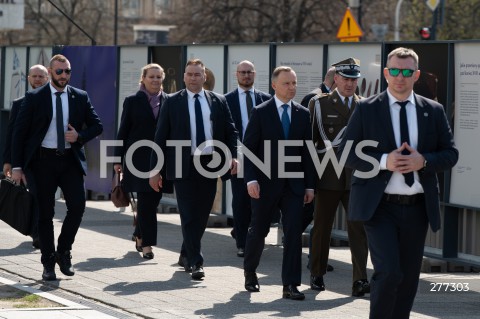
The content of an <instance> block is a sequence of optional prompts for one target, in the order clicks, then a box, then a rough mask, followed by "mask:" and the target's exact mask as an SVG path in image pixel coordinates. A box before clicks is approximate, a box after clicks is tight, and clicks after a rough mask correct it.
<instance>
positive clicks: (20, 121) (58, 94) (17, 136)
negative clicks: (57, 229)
mask: <svg viewBox="0 0 480 319" xmlns="http://www.w3.org/2000/svg"><path fill="white" fill-rule="evenodd" d="M48 73H49V75H50V83H49V84H47V85H45V86H43V87H41V88H39V89H36V90H34V91H31V92H27V94H26V95H25V99H24V101H23V103H22V106H21V108H20V111H19V114H18V117H17V121H16V123H15V128H14V132H13V143H12V167H13V169H12V178H13V179H14V180H15V182H16V183H20V182H21V181H22V180H23V181H25V175H24V173H23V171H24V170H27V169H28V170H31V172H32V175H33V179H34V180H35V182H36V186H37V200H38V207H39V219H38V231H39V238H40V251H41V253H42V256H41V262H42V264H43V274H42V278H43V279H44V280H55V279H56V274H55V263H58V265H59V266H60V271H61V272H62V273H63V274H64V275H66V276H73V275H74V274H75V270H74V268H73V266H72V262H71V258H72V255H71V254H70V251H71V249H72V244H73V242H74V240H75V235H76V234H77V231H78V228H79V227H80V223H81V221H82V216H83V213H84V211H85V190H84V183H83V175H85V173H86V164H87V163H86V157H85V150H84V147H83V146H84V144H85V143H86V142H88V141H89V140H91V139H93V138H94V137H96V136H97V135H99V134H100V133H102V130H103V127H102V124H101V122H100V119H99V118H98V116H97V113H96V112H95V110H94V108H93V106H92V104H91V103H90V98H89V97H88V94H87V92H85V91H82V90H79V89H77V88H74V87H72V86H70V85H68V82H69V81H70V75H71V67H70V62H69V61H68V60H67V58H66V57H64V56H63V55H55V56H54V57H52V59H51V60H50V66H49V68H48ZM57 187H60V188H61V189H62V192H63V195H64V198H65V204H66V206H67V214H66V217H65V220H64V222H63V225H62V230H61V233H60V235H59V237H58V245H57V249H56V251H55V238H54V232H53V222H52V219H53V216H54V215H55V211H54V206H55V192H56V190H57Z"/></svg>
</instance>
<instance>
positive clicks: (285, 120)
mask: <svg viewBox="0 0 480 319" xmlns="http://www.w3.org/2000/svg"><path fill="white" fill-rule="evenodd" d="M282 107H283V113H282V126H283V133H284V134H285V138H286V139H288V133H289V131H290V118H289V117H288V111H287V110H288V104H283V105H282Z"/></svg>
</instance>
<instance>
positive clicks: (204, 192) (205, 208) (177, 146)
mask: <svg viewBox="0 0 480 319" xmlns="http://www.w3.org/2000/svg"><path fill="white" fill-rule="evenodd" d="M183 80H184V82H185V86H186V89H184V90H180V91H178V92H176V93H173V94H170V95H168V96H167V99H166V100H165V102H164V103H163V105H162V108H161V109H160V115H159V118H158V122H157V129H156V132H155V139H154V142H155V143H156V144H158V146H160V149H161V150H162V152H163V154H164V156H165V170H166V178H167V179H168V180H173V184H174V187H175V191H176V196H177V203H178V209H179V211H180V220H181V225H182V235H183V245H182V251H181V252H180V258H179V264H180V265H183V266H184V267H185V271H190V270H191V271H192V279H195V280H198V279H202V278H203V277H204V276H205V272H204V270H203V261H204V260H203V255H202V252H201V240H202V237H203V234H204V232H205V228H206V227H207V222H208V217H209V215H210V211H211V209H212V205H213V201H214V199H215V193H216V191H217V177H218V175H217V174H215V172H214V171H213V172H212V171H211V170H210V168H209V166H208V165H209V164H210V165H213V164H214V162H217V159H219V156H220V154H219V152H218V151H219V149H218V148H215V147H212V141H213V142H215V141H218V142H221V143H223V144H224V145H226V147H227V148H228V150H229V151H230V153H231V154H232V156H233V157H236V144H237V138H238V134H237V130H236V129H235V125H234V124H233V120H232V116H231V114H230V110H229V108H228V105H227V101H226V100H225V97H224V96H222V95H219V94H216V93H214V92H211V91H207V90H204V89H203V84H204V82H205V80H206V74H205V65H204V64H203V62H202V61H200V60H199V59H192V60H189V61H188V62H187V65H186V67H185V73H184V76H183ZM222 151H225V150H222ZM223 159H224V160H225V158H223ZM227 159H228V158H227ZM198 164H200V166H202V168H203V169H205V170H207V171H209V174H205V172H202V169H201V168H200V167H198ZM223 164H225V161H223V162H222V163H221V164H220V166H223ZM150 165H151V168H152V173H151V174H152V175H151V177H150V181H149V182H150V186H151V187H152V188H153V189H154V190H156V191H160V188H161V187H162V185H163V181H162V177H161V175H160V172H159V169H157V168H156V165H157V156H156V153H155V152H152V158H151V164H150ZM226 165H229V167H230V168H231V170H230V171H231V173H232V174H235V173H236V169H237V162H236V160H235V159H233V160H230V163H226ZM216 167H218V166H216ZM210 173H211V174H210Z"/></svg>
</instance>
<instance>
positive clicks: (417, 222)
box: [338, 47, 458, 319]
mask: <svg viewBox="0 0 480 319" xmlns="http://www.w3.org/2000/svg"><path fill="white" fill-rule="evenodd" d="M383 75H384V76H385V79H386V80H387V82H388V88H387V90H386V91H384V92H382V93H380V94H378V95H376V96H372V97H369V98H367V99H363V100H360V101H359V102H358V104H357V107H356V109H355V111H354V112H353V114H352V117H351V118H350V121H349V123H348V126H347V130H346V133H345V137H344V139H343V141H342V143H341V144H340V147H339V150H338V155H339V156H340V155H345V154H343V153H344V152H348V157H347V159H346V166H347V167H350V168H352V169H354V170H355V171H354V174H353V176H352V182H351V191H350V207H349V212H348V214H349V218H350V219H351V220H358V221H364V226H365V231H366V233H367V237H368V245H369V249H370V255H371V259H372V263H373V267H374V274H373V276H372V279H371V293H370V318H371V319H374V318H382V319H387V318H399V319H403V318H409V316H410V311H411V309H412V306H413V302H414V299H415V295H416V292H417V287H418V282H419V276H420V268H421V264H422V258H423V248H424V244H425V238H426V234H427V228H428V224H430V227H431V229H432V231H437V230H438V229H439V228H440V205H439V189H438V180H437V173H440V172H442V171H445V170H448V169H450V168H451V167H452V166H453V165H455V163H456V162H457V160H458V151H457V149H456V148H455V145H454V142H453V136H452V132H451V130H450V126H449V123H448V121H447V119H446V116H445V111H444V109H443V106H442V105H440V104H439V103H437V102H435V101H433V100H430V99H427V98H425V97H423V96H420V95H418V94H415V93H414V92H413V85H414V84H415V82H416V81H417V80H418V77H419V76H420V70H419V68H418V56H417V54H416V53H415V52H414V51H413V50H411V49H407V48H402V47H400V48H397V49H395V50H393V51H392V52H390V54H389V55H388V58H387V66H386V68H385V69H384V70H383ZM352 142H353V144H352ZM360 143H365V144H366V145H365V144H364V146H363V147H362V145H361V144H360ZM357 146H358V148H359V149H357V150H355V149H356V147H357Z"/></svg>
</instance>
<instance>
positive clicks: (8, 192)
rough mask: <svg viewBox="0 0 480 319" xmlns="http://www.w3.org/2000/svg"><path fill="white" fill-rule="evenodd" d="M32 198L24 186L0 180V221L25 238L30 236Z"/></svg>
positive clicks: (8, 180) (11, 181)
mask: <svg viewBox="0 0 480 319" xmlns="http://www.w3.org/2000/svg"><path fill="white" fill-rule="evenodd" d="M33 205H34V196H33V194H32V193H30V192H29V191H28V190H27V189H26V188H25V186H24V185H16V184H15V182H14V181H13V180H10V179H2V180H0V219H1V220H3V221H4V222H5V223H7V224H8V225H10V226H11V227H13V228H14V229H16V230H17V231H19V232H20V233H22V234H23V235H25V236H28V235H30V234H31V229H32V218H33Z"/></svg>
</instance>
